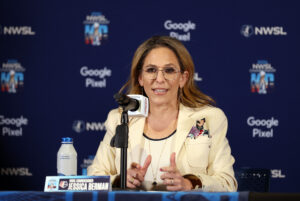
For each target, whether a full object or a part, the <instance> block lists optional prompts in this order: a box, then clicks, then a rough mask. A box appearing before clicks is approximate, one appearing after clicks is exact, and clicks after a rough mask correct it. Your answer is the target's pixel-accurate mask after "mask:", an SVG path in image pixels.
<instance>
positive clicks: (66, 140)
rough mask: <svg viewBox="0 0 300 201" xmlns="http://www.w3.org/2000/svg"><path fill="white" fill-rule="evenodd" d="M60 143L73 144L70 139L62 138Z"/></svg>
mask: <svg viewBox="0 0 300 201" xmlns="http://www.w3.org/2000/svg"><path fill="white" fill-rule="evenodd" d="M61 142H62V143H73V139H72V138H70V137H63V138H61Z"/></svg>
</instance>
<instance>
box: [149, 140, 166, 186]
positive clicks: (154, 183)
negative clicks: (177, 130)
mask: <svg viewBox="0 0 300 201" xmlns="http://www.w3.org/2000/svg"><path fill="white" fill-rule="evenodd" d="M168 139H169V138H168ZM168 139H165V142H164V144H163V148H162V150H161V152H160V154H159V158H158V162H157V167H156V172H155V174H154V168H153V166H152V163H150V166H151V172H152V177H153V182H152V185H153V186H156V185H157V182H156V178H157V173H158V168H159V162H160V158H161V155H162V153H163V152H164V149H165V147H166V143H167V141H168ZM148 145H149V152H150V155H152V154H151V149H150V140H148Z"/></svg>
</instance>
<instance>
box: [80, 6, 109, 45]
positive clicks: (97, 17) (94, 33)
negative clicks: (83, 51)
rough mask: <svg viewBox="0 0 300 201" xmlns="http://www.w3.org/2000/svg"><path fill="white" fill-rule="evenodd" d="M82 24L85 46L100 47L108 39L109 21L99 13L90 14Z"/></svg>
mask: <svg viewBox="0 0 300 201" xmlns="http://www.w3.org/2000/svg"><path fill="white" fill-rule="evenodd" d="M83 24H84V39H85V44H87V45H93V46H100V45H101V44H102V43H103V41H105V40H107V38H108V24H109V21H108V20H107V19H106V18H105V16H104V15H102V13H101V12H92V13H91V14H90V15H87V16H86V19H85V21H84V22H83Z"/></svg>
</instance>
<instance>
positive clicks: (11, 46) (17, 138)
mask: <svg viewBox="0 0 300 201" xmlns="http://www.w3.org/2000/svg"><path fill="white" fill-rule="evenodd" d="M0 5H1V6H0V47H1V54H0V75H1V77H0V78H1V90H0V157H1V158H0V189H2V190H3V189H6V190H7V189H13V190H42V189H43V185H44V181H45V176H47V175H56V174H57V172H56V155H57V151H58V149H59V147H60V141H61V137H72V138H73V139H74V147H75V149H76V150H77V153H78V174H79V175H81V174H85V173H86V167H87V166H88V165H89V164H90V163H91V162H92V160H93V157H94V155H95V153H96V151H97V148H98V145H99V143H100V141H101V140H102V138H103V136H104V134H105V127H104V122H105V120H106V117H107V114H108V112H109V111H110V110H111V109H113V108H116V107H117V104H116V103H115V101H114V99H113V94H115V93H116V92H117V91H118V90H119V89H120V87H121V86H122V85H123V84H124V83H125V81H126V80H127V78H128V76H129V72H130V65H131V59H132V56H133V53H134V51H135V49H136V48H137V47H138V45H139V44H140V43H142V42H143V41H144V40H146V39H147V38H149V37H151V36H152V35H169V36H172V37H175V38H178V39H179V40H181V41H182V42H183V43H184V45H185V46H186V47H187V49H188V50H189V51H190V53H191V55H192V57H193V59H194V62H195V66H196V73H195V75H194V78H195V82H197V84H198V86H199V87H200V89H201V90H202V91H203V92H204V93H206V94H208V95H210V96H212V97H213V98H214V99H215V100H216V101H217V105H218V107H220V108H221V109H223V110H224V112H225V114H226V115H227V117H228V120H229V128H228V133H227V135H228V139H229V142H230V145H231V148H232V154H233V155H234V157H235V159H236V163H235V165H234V168H239V167H252V168H268V169H270V170H271V173H272V174H271V177H272V178H271V186H270V190H271V191H280V192H295V191H299V180H300V176H299V169H300V164H299V153H300V151H299V140H300V135H299V130H298V125H299V122H298V116H297V115H298V113H299V112H300V111H299V105H298V104H299V99H300V98H299V92H300V90H299V89H298V87H299V82H300V81H299V77H298V74H299V72H300V70H299V45H300V43H299V42H300V39H299V35H300V30H299V19H300V14H299V9H300V6H299V5H297V4H295V3H290V2H289V1H257V2H256V3H255V1H251V3H250V2H240V1H233V0H229V1H219V2H216V1H213V2H210V3H208V2H206V1H179V0H176V1H175V0H173V1H158V2H155V1H147V2H142V1H135V2H134V1H130V2H128V1H120V2H114V1H107V0H105V1H104V0H99V1H87V0H85V1H80V0H74V1H38V0H30V1H21V0H18V1H15V0H2V1H1V2H0ZM297 158H298V159H297Z"/></svg>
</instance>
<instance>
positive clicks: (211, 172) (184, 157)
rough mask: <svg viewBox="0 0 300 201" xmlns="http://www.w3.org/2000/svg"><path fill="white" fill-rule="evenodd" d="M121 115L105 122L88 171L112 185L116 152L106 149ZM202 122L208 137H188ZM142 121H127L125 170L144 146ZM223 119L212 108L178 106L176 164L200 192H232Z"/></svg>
mask: <svg viewBox="0 0 300 201" xmlns="http://www.w3.org/2000/svg"><path fill="white" fill-rule="evenodd" d="M120 118H121V112H120V110H119V109H114V110H112V111H110V113H109V114H108V118H107V120H106V122H105V126H106V130H107V132H106V134H105V136H104V138H103V141H102V142H101V143H100V146H99V148H98V151H97V154H96V156H95V159H94V161H93V163H92V165H90V166H89V167H88V175H110V176H111V182H113V181H114V180H115V178H116V176H117V175H119V174H120V155H121V152H120V149H119V148H113V147H111V146H110V141H111V138H112V137H113V135H114V134H115V129H116V126H117V125H119V124H120ZM203 118H205V124H204V129H205V130H207V131H208V132H209V136H208V135H199V136H197V137H195V138H191V137H188V136H189V133H190V131H191V129H192V127H193V126H194V127H195V125H196V121H197V120H198V121H200V120H201V119H203ZM144 125H145V118H144V117H132V118H129V138H128V150H127V153H128V154H127V166H128V168H129V167H130V164H131V163H132V162H138V161H140V157H141V153H142V150H143V147H142V146H143V145H144V137H143V131H144ZM226 132H227V118H226V116H225V115H224V113H223V111H222V110H220V109H219V108H216V107H209V106H204V107H201V108H189V107H186V106H184V105H182V104H181V105H180V109H179V115H178V124H177V131H176V134H175V136H174V140H175V143H173V144H174V146H173V147H172V152H176V164H177V168H178V169H179V171H180V173H181V174H182V175H187V174H193V175H195V176H197V177H198V178H199V179H200V180H201V182H202V188H203V191H209V192H212V191H223V192H225V191H236V190H237V182H236V179H235V177H234V171H233V163H234V158H233V157H232V155H231V149H230V146H229V144H228V140H227V138H226Z"/></svg>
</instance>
